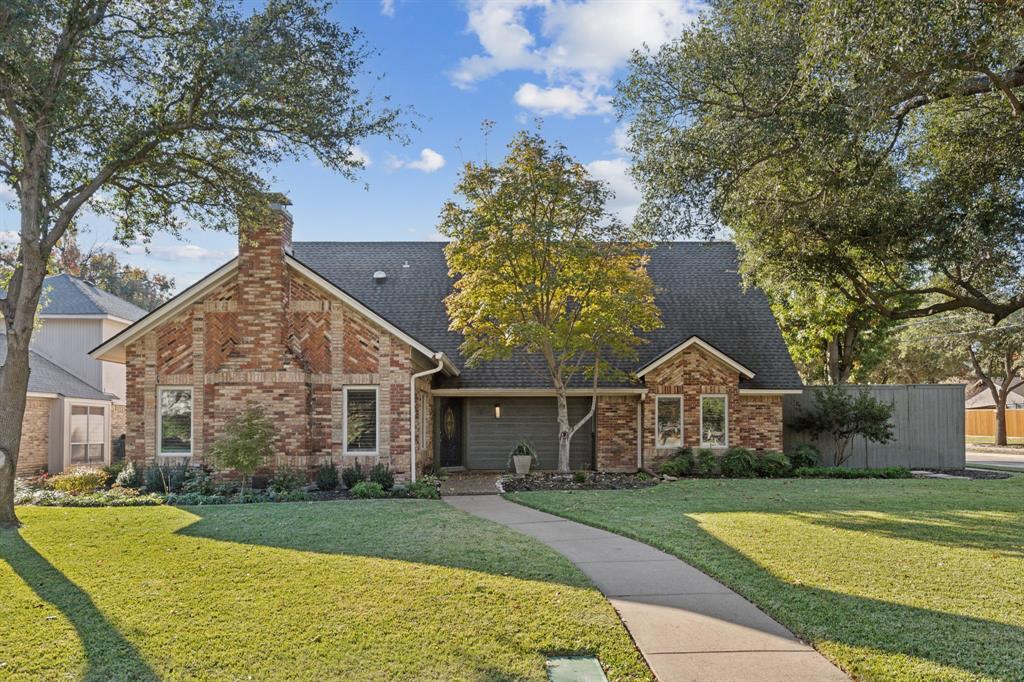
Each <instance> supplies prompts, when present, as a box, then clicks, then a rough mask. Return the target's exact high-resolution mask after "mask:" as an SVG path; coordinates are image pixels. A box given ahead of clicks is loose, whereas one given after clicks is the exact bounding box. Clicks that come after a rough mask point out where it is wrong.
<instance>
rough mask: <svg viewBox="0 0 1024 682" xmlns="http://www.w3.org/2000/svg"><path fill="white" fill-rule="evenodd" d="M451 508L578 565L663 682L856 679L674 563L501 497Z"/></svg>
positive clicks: (466, 500)
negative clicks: (505, 529)
mask: <svg viewBox="0 0 1024 682" xmlns="http://www.w3.org/2000/svg"><path fill="white" fill-rule="evenodd" d="M444 499H445V501H446V502H447V503H448V504H450V505H452V506H453V507H456V508H457V509H461V510H463V511H466V512H469V513H470V514H474V515H476V516H479V517H481V518H484V519H489V520H491V521H496V522H498V523H501V524H504V525H506V526H508V527H509V528H512V529H514V530H517V531H519V532H520V533H525V534H526V535H530V536H532V537H535V538H537V539H538V540H540V541H541V542H543V543H544V544H546V545H548V546H550V547H552V548H553V549H555V550H556V551H558V552H560V553H562V554H564V555H565V556H566V557H567V558H568V559H569V560H570V561H572V562H573V563H574V564H576V565H577V566H578V567H579V568H580V570H581V571H583V572H584V573H585V574H587V576H589V577H590V579H591V580H592V581H593V582H594V584H595V585H597V587H598V589H600V590H601V592H603V593H604V594H605V596H606V597H608V601H610V602H611V604H612V606H614V607H615V610H616V611H618V612H619V616H620V617H621V618H622V622H623V623H624V624H625V625H626V628H628V629H629V632H630V634H631V635H632V636H633V640H634V641H635V642H636V645H637V647H638V648H639V649H640V651H641V653H643V655H644V658H645V659H647V663H648V665H650V666H651V670H653V671H654V674H655V675H656V676H657V677H658V679H659V680H661V682H675V681H676V680H688V681H689V680H700V681H701V682H715V681H723V682H726V681H727V682H741V681H744V680H757V681H758V682H772V681H775V680H778V681H779V682H800V681H808V682H828V681H832V680H848V679H849V678H848V677H847V676H846V675H844V674H843V673H842V672H841V671H840V670H839V669H838V668H836V667H835V666H833V665H832V664H831V663H829V662H828V661H827V660H825V658H824V657H822V656H821V654H819V653H818V652H816V651H815V650H814V649H812V648H811V647H809V646H807V645H806V644H804V643H802V642H800V641H799V640H797V639H796V638H795V637H794V636H793V635H792V634H791V633H790V632H789V631H788V630H786V628H784V627H782V626H781V625H779V624H778V623H776V622H775V621H774V620H772V619H771V618H769V617H768V616H767V615H765V614H764V613H763V612H762V611H760V610H759V609H758V608H757V607H756V606H754V605H753V604H751V603H750V602H748V601H747V600H746V599H744V598H743V597H741V596H739V595H738V594H736V593H735V592H733V591H732V590H730V589H729V588H727V587H725V586H724V585H722V584H721V583H719V582H718V581H716V580H713V579H712V578H710V577H708V576H707V575H705V574H703V573H701V572H700V571H698V570H697V569H695V568H693V567H692V566H690V565H689V564H687V563H684V562H682V561H680V560H679V559H677V558H676V557H674V556H672V555H670V554H666V553H665V552H662V551H659V550H657V549H654V548H653V547H650V546H649V545H645V544H643V543H641V542H636V541H634V540H630V539H628V538H624V537H622V536H621V535H616V534H614V533H609V532H607V531H603V530H600V529H598V528H593V527H591V526H586V525H584V524H581V523H576V522H574V521H567V520H565V519H562V518H560V517H558V516H553V515H551V514H546V513H544V512H540V511H536V510H534V509H530V508H528V507H523V506H521V505H518V504H515V503H512V502H509V501H507V500H505V499H503V498H501V497H498V496H492V495H488V496H459V497H446V498H444Z"/></svg>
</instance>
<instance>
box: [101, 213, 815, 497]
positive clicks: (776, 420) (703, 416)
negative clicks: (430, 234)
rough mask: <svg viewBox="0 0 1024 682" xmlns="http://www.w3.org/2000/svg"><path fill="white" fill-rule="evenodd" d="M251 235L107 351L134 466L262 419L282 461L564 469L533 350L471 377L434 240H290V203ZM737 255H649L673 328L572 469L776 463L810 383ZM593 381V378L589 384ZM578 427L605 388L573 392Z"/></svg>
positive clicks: (402, 469) (612, 401)
mask: <svg viewBox="0 0 1024 682" xmlns="http://www.w3.org/2000/svg"><path fill="white" fill-rule="evenodd" d="M277 200H278V201H279V202H280V203H274V204H272V207H271V209H272V210H271V216H272V218H271V219H270V220H269V221H267V224H263V225H246V226H243V230H242V234H243V236H242V238H240V241H239V255H238V257H237V258H236V259H235V260H233V261H231V262H229V263H227V264H225V265H224V266H222V267H220V268H219V269H217V270H215V271H214V272H212V273H211V274H210V275H208V276H207V277H206V278H204V279H202V280H200V281H199V282H197V283H196V284H195V285H193V286H192V287H190V288H189V289H187V290H185V291H184V292H182V293H181V294H180V295H178V296H177V297H175V298H174V299H172V300H171V301H169V302H168V303H166V304H165V305H164V306H162V307H160V308H158V309H157V310H155V311H153V312H152V313H150V314H149V315H148V316H146V317H145V318H143V319H141V320H139V321H138V322H137V323H135V324H134V325H132V326H131V327H128V328H127V329H125V330H124V331H123V332H121V333H120V334H118V335H117V336H115V337H113V338H112V339H110V340H108V341H107V342H106V343H104V344H102V345H100V346H99V347H98V348H96V349H94V350H93V352H92V354H93V356H94V357H96V358H100V359H104V360H111V361H117V362H123V363H125V364H126V365H127V403H128V405H127V413H128V416H127V434H128V438H127V444H126V452H127V456H128V457H129V458H131V459H133V460H136V461H144V462H165V463H170V462H178V461H191V462H197V461H201V460H202V457H203V453H204V451H205V450H206V448H207V447H209V446H210V444H212V443H213V442H214V441H215V440H216V439H217V438H218V436H219V435H220V434H221V433H222V431H223V428H224V425H225V423H226V422H227V420H229V419H230V418H231V417H232V416H234V415H235V414H238V413H239V411H241V410H242V409H244V408H245V407H246V406H247V405H249V404H260V405H263V406H264V408H265V409H266V411H267V413H268V414H269V415H270V416H271V418H272V419H273V421H274V423H275V424H276V426H277V427H278V429H279V431H280V433H279V437H278V442H277V443H276V449H277V452H278V453H279V454H278V455H277V460H278V462H277V463H279V464H281V463H288V464H292V465H295V466H300V467H308V466H313V465H316V464H319V463H321V462H324V461H328V460H332V461H334V462H336V463H338V464H342V465H349V464H351V463H353V462H355V461H359V462H361V463H362V464H364V465H371V464H373V463H376V462H384V463H386V464H388V465H389V466H390V467H391V468H392V469H393V470H394V472H395V473H396V476H397V477H399V478H400V479H403V478H414V477H415V475H416V474H417V473H422V472H423V471H426V470H430V469H432V468H435V467H439V468H465V469H485V470H493V469H504V468H506V465H507V460H508V452H509V450H510V449H511V448H512V446H513V445H514V444H515V443H516V442H517V441H518V440H520V439H523V438H525V439H527V440H529V441H531V443H532V444H533V445H534V447H535V448H536V450H537V452H538V456H539V459H540V464H541V468H545V469H550V468H554V467H555V462H556V460H557V449H558V448H557V425H556V411H555V410H556V408H555V399H554V392H553V390H552V389H551V388H550V385H549V384H548V383H547V381H546V380H545V378H544V376H543V375H542V374H540V373H538V372H537V371H536V370H535V369H534V367H533V363H531V361H530V358H529V357H527V356H526V355H523V354H517V355H514V356H513V357H512V358H510V359H507V360H501V361H493V362H486V363H483V364H481V365H478V366H473V367H470V366H467V364H466V362H465V358H463V357H462V355H461V353H460V350H459V347H460V343H461V340H462V339H461V336H460V335H459V334H457V333H455V332H453V331H451V330H450V329H449V319H448V315H447V312H446V309H445V304H444V299H445V297H446V296H447V295H448V294H449V293H450V292H451V279H450V277H449V274H448V267H447V263H446V261H445V256H444V250H443V249H444V244H442V243H438V242H422V243H418V242H296V243H293V242H292V227H293V226H292V220H291V217H290V215H289V214H288V212H287V209H286V206H285V205H284V203H283V200H282V199H281V198H280V197H278V199H277ZM736 268H737V262H736V251H735V248H734V247H733V245H732V244H730V243H722V242H717V243H665V244H661V245H658V246H657V247H656V248H654V249H652V251H651V262H650V265H649V270H650V273H651V276H652V278H653V280H654V282H655V285H656V287H657V288H658V295H657V299H656V302H657V305H658V306H659V308H660V309H661V312H662V317H663V321H664V327H663V328H661V329H659V330H657V331H656V332H654V333H651V334H648V335H646V338H645V341H646V343H644V344H643V345H642V347H641V351H640V352H641V357H640V359H639V360H638V361H636V362H630V363H628V364H624V365H623V367H622V368H623V369H624V370H626V371H627V372H628V374H629V377H628V378H627V379H624V380H622V381H618V382H606V383H604V384H602V385H601V387H600V389H599V391H598V406H597V411H596V415H595V418H594V419H592V420H591V421H590V423H589V425H588V427H587V428H584V429H581V430H580V431H578V432H577V433H576V435H575V437H574V438H573V445H572V453H571V461H572V465H573V467H574V468H597V469H600V470H607V471H633V470H636V469H637V468H639V467H649V466H652V465H655V464H657V463H658V462H660V461H661V460H663V459H664V458H665V457H667V456H668V455H669V454H671V453H672V452H673V451H674V450H675V449H677V448H679V447H680V446H683V445H689V446H702V445H703V446H707V447H716V448H724V447H727V446H734V445H741V446H746V447H750V448H765V449H781V447H782V428H783V418H782V396H783V395H784V394H786V393H791V392H799V391H800V389H801V387H802V386H801V383H800V379H799V377H798V375H797V373H796V370H795V368H794V367H793V363H792V361H791V359H790V357H789V354H788V352H787V350H786V347H785V345H784V343H783V341H782V336H781V334H780V332H779V330H778V326H777V325H776V323H775V320H774V318H773V316H772V313H771V311H770V309H769V307H768V303H767V301H766V300H765V298H764V295H763V294H762V293H761V292H760V291H758V290H757V289H748V290H744V289H743V288H742V286H741V283H740V280H739V276H738V274H737V271H736ZM581 380H582V379H581ZM570 394H571V398H570V418H579V417H581V416H583V415H585V414H586V412H587V410H588V409H589V405H590V402H589V401H590V395H591V392H590V389H589V388H588V387H587V386H586V385H584V384H581V385H579V386H574V387H572V388H571V391H570Z"/></svg>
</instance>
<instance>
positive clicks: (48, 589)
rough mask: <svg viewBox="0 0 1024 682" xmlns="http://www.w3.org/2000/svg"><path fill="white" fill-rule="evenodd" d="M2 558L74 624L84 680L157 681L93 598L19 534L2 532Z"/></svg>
mask: <svg viewBox="0 0 1024 682" xmlns="http://www.w3.org/2000/svg"><path fill="white" fill-rule="evenodd" d="M0 558H2V559H4V560H5V561H6V562H7V563H8V564H9V565H10V567H11V569H12V570H13V571H14V572H15V573H16V574H18V576H19V577H20V578H21V579H22V580H23V581H25V584H27V585H28V586H29V587H31V588H32V590H33V591H34V592H35V593H36V595H38V597H39V598H40V599H42V600H44V601H46V602H49V603H50V604H53V606H55V607H56V608H57V609H59V610H60V612H61V613H62V614H64V616H65V617H66V618H67V619H68V620H69V621H71V624H72V625H74V627H75V630H76V631H77V632H78V638H79V640H80V641H81V643H82V649H83V650H84V652H85V657H86V669H85V671H84V672H83V673H82V679H84V680H97V681H99V680H156V679H159V678H158V677H157V674H156V673H155V672H154V671H153V670H152V668H150V667H149V665H148V664H147V663H146V661H145V660H143V658H142V656H141V654H139V652H138V651H137V650H136V649H135V647H133V646H132V645H131V644H130V643H129V642H128V640H126V639H125V638H124V635H122V634H121V633H120V632H119V631H118V629H117V628H116V627H115V626H114V625H113V624H112V623H111V622H110V621H108V620H107V619H106V617H105V616H104V615H103V614H102V613H101V612H100V610H99V609H97V608H96V605H95V604H93V602H92V599H91V598H90V597H89V595H88V594H87V593H86V592H85V591H84V590H82V589H81V588H80V587H78V586H77V585H75V584H74V583H73V582H71V581H70V580H68V578H67V577H65V576H64V574H63V573H61V572H60V571H59V570H57V569H56V568H54V566H53V565H52V564H51V563H50V562H49V561H47V560H46V558H45V557H43V556H42V555H41V554H39V552H37V551H36V550H35V548H33V547H32V545H30V544H29V543H27V542H26V541H25V539H24V538H23V537H21V533H19V532H17V531H0Z"/></svg>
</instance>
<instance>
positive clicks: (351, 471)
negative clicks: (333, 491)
mask: <svg viewBox="0 0 1024 682" xmlns="http://www.w3.org/2000/svg"><path fill="white" fill-rule="evenodd" d="M365 480H366V474H365V473H364V472H363V468H362V467H361V466H359V462H356V463H355V466H350V467H345V468H344V469H342V470H341V482H342V483H344V484H345V487H346V488H348V489H349V490H352V488H354V487H355V486H356V484H358V483H362V482H363V481H365Z"/></svg>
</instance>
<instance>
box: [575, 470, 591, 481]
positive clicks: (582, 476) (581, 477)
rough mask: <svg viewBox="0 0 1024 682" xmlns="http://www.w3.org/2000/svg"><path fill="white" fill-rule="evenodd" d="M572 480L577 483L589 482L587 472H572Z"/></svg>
mask: <svg viewBox="0 0 1024 682" xmlns="http://www.w3.org/2000/svg"><path fill="white" fill-rule="evenodd" d="M572 480H573V481H575V482H576V483H586V482H587V472H586V471H574V472H572Z"/></svg>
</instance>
